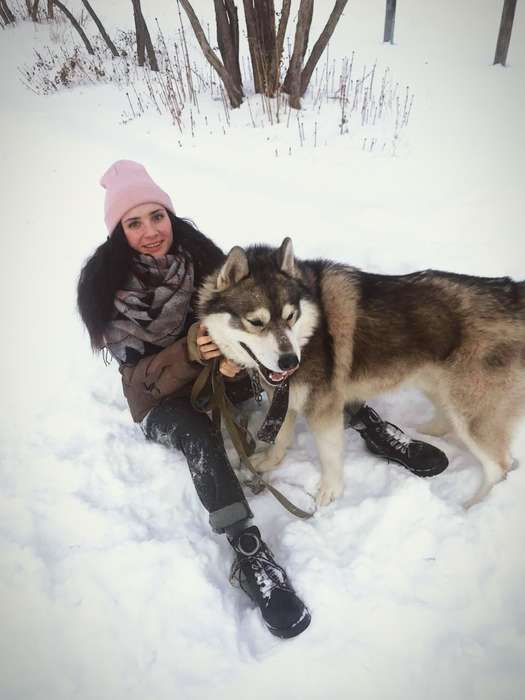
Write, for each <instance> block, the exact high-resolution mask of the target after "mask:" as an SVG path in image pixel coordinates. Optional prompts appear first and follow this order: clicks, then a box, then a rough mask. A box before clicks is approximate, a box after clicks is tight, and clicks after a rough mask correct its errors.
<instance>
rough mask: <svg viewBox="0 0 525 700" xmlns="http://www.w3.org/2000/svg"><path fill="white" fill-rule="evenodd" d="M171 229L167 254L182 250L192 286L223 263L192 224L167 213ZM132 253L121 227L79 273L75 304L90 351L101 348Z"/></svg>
mask: <svg viewBox="0 0 525 700" xmlns="http://www.w3.org/2000/svg"><path fill="white" fill-rule="evenodd" d="M168 216H169V218H170V221H171V226H172V229H173V244H172V246H171V248H170V250H169V252H170V253H176V252H178V251H179V250H180V248H182V251H183V252H184V253H185V254H186V255H189V256H190V257H191V259H192V262H193V268H194V277H195V287H198V286H199V285H200V284H201V282H202V280H203V279H204V277H206V275H208V274H210V273H211V272H213V271H214V270H215V269H217V268H218V267H219V265H221V263H222V262H223V260H224V253H223V252H222V250H221V249H220V248H218V247H217V246H216V245H215V243H213V241H211V240H210V239H209V238H207V237H206V236H205V235H204V234H203V233H201V232H200V231H199V230H198V229H197V228H196V226H195V225H194V224H193V222H191V221H189V220H188V219H180V218H179V217H178V216H175V214H172V212H170V211H168ZM134 255H135V251H134V250H133V248H131V247H130V245H129V244H128V241H127V239H126V236H125V234H124V230H123V228H122V224H120V223H119V224H117V226H116V227H115V229H114V231H113V233H112V234H111V236H109V237H108V239H107V240H106V241H104V243H102V245H99V247H98V248H97V249H96V250H95V252H94V253H93V255H92V256H91V257H90V258H89V259H88V260H87V261H86V263H85V264H84V267H83V268H82V270H81V271H80V276H79V279H78V286H77V305H78V310H79V313H80V316H81V318H82V320H83V322H84V324H85V325H86V328H87V329H88V333H89V337H90V339H91V347H92V348H93V350H95V351H96V350H101V349H102V348H103V347H104V330H105V328H106V326H107V324H108V323H109V321H110V320H111V318H112V316H113V311H114V306H113V300H114V298H115V293H116V292H117V290H119V289H122V288H123V287H124V285H125V284H126V281H127V280H128V278H129V275H130V272H131V267H132V264H133V258H134Z"/></svg>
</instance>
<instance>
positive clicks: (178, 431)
mask: <svg viewBox="0 0 525 700" xmlns="http://www.w3.org/2000/svg"><path fill="white" fill-rule="evenodd" d="M143 426H144V432H145V434H146V437H147V438H148V439H149V440H153V441H154V442H158V443H160V444H162V445H166V446H168V447H174V448H175V449H177V450H180V451H181V452H182V453H183V454H184V456H185V457H186V460H187V462H188V467H189V469H190V474H191V478H192V479H193V484H194V486H195V489H196V491H197V495H198V496H199V498H200V500H201V503H202V505H203V506H204V507H205V508H206V510H207V511H208V513H209V514H210V525H211V526H212V528H213V530H214V531H215V532H224V530H225V528H227V527H229V526H231V525H234V524H235V523H237V522H239V521H240V520H244V519H245V518H251V517H253V515H252V512H251V511H250V508H249V506H248V503H247V501H246V498H245V497H244V494H243V491H242V486H241V485H240V483H239V480H238V479H237V477H236V476H235V473H234V471H233V469H232V467H231V464H230V462H229V460H228V457H227V455H226V452H225V450H224V444H223V441H222V436H221V433H220V431H219V430H217V429H216V428H215V426H214V425H213V423H212V421H211V420H210V419H209V418H208V416H207V415H206V414H205V413H201V412H200V411H197V410H196V409H195V408H193V406H192V405H191V402H190V400H189V398H180V397H179V398H174V397H171V396H168V397H166V398H165V399H163V400H162V401H161V402H160V403H159V404H158V405H157V406H155V407H154V408H152V409H151V411H150V412H149V414H148V415H147V417H146V419H145V421H144V423H143Z"/></svg>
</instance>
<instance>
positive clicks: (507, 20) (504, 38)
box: [494, 0, 516, 66]
mask: <svg viewBox="0 0 525 700" xmlns="http://www.w3.org/2000/svg"><path fill="white" fill-rule="evenodd" d="M515 11H516V0H505V2H504V4H503V12H502V13H501V24H500V27H499V33H498V42H497V44H496V55H495V56H494V65H495V64H496V63H500V64H501V65H502V66H504V65H505V63H506V62H507V52H508V50H509V44H510V35H511V34H512V24H513V22H514V13H515Z"/></svg>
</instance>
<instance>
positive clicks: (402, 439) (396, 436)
mask: <svg viewBox="0 0 525 700" xmlns="http://www.w3.org/2000/svg"><path fill="white" fill-rule="evenodd" d="M382 432H383V433H384V435H385V438H386V441H387V442H388V444H389V445H390V446H391V447H393V448H394V449H396V450H399V451H400V452H401V453H402V454H407V453H408V448H409V447H410V443H411V442H412V439H411V438H409V437H408V435H406V433H404V432H403V431H402V430H401V429H400V428H398V427H397V425H394V424H393V423H387V422H386V421H385V422H384V423H383V425H382Z"/></svg>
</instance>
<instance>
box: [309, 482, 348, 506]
mask: <svg viewBox="0 0 525 700" xmlns="http://www.w3.org/2000/svg"><path fill="white" fill-rule="evenodd" d="M342 493H343V480H342V479H321V482H320V484H319V489H318V491H317V497H316V499H315V500H316V502H317V505H318V506H327V505H328V504H329V503H331V502H332V501H335V499H336V498H339V496H340V495H341V494H342Z"/></svg>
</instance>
